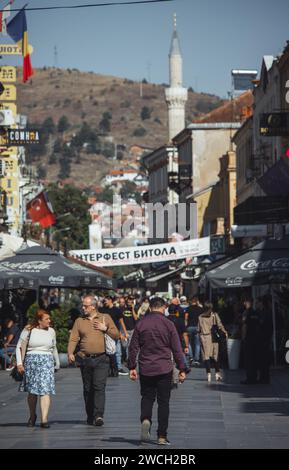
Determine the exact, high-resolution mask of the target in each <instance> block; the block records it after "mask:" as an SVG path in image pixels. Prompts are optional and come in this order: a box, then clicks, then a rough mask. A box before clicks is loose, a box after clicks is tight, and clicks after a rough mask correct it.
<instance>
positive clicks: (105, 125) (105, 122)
mask: <svg viewBox="0 0 289 470" xmlns="http://www.w3.org/2000/svg"><path fill="white" fill-rule="evenodd" d="M104 114H105V113H104ZM98 128H99V130H100V131H101V132H103V133H104V134H107V133H108V132H110V130H111V125H110V119H107V118H104V117H103V118H102V120H101V121H100V123H99V125H98Z"/></svg>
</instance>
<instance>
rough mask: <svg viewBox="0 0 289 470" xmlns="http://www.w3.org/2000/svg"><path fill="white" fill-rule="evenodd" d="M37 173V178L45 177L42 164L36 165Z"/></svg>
mask: <svg viewBox="0 0 289 470" xmlns="http://www.w3.org/2000/svg"><path fill="white" fill-rule="evenodd" d="M37 173H38V178H39V179H41V180H42V179H44V178H46V174H47V171H46V168H45V167H44V166H43V165H38V167H37Z"/></svg>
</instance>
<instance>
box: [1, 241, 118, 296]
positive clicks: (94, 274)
mask: <svg viewBox="0 0 289 470" xmlns="http://www.w3.org/2000/svg"><path fill="white" fill-rule="evenodd" d="M1 265H2V266H3V267H4V268H8V269H9V270H12V271H14V272H15V273H17V274H21V275H24V276H25V277H28V278H29V279H31V280H33V281H37V282H38V285H39V286H40V287H83V288H85V287H91V288H98V287H99V288H104V289H113V288H114V280H113V279H112V278H111V276H108V275H106V274H104V273H103V272H98V271H95V270H92V269H89V268H87V267H86V266H82V265H80V264H78V263H76V262H75V263H74V262H72V261H70V260H68V259H66V258H65V257H64V256H62V255H60V254H59V253H56V252H55V251H53V250H51V249H50V248H44V247H42V246H33V247H30V248H26V249H24V250H21V251H17V252H16V254H15V256H12V257H9V258H6V259H5V260H4V261H3V262H2V263H1Z"/></svg>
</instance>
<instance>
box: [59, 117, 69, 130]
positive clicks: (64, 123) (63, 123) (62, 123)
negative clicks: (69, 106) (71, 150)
mask: <svg viewBox="0 0 289 470" xmlns="http://www.w3.org/2000/svg"><path fill="white" fill-rule="evenodd" d="M69 128H70V123H69V121H68V118H67V117H66V116H61V118H60V119H59V121H58V124H57V131H58V132H65V131H67V129H69Z"/></svg>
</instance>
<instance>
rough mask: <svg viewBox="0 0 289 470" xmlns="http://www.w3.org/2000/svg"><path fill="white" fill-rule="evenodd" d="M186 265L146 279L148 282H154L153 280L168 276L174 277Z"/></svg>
mask: <svg viewBox="0 0 289 470" xmlns="http://www.w3.org/2000/svg"><path fill="white" fill-rule="evenodd" d="M184 267H185V266H181V267H180V268H177V269H174V270H173V271H167V272H165V273H161V274H158V275H157V276H153V277H149V278H148V279H146V280H145V281H146V283H147V284H148V283H152V282H157V281H160V280H161V279H165V278H168V277H173V276H174V275H175V274H177V273H179V272H180V271H182V270H183V269H184Z"/></svg>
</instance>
